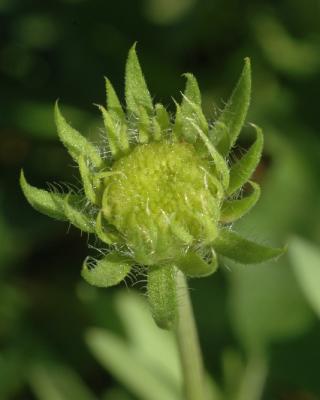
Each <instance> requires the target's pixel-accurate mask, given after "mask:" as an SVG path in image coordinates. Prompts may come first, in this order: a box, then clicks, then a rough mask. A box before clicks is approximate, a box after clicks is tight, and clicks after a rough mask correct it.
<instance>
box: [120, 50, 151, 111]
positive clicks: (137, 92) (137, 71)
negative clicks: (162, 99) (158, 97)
mask: <svg viewBox="0 0 320 400" xmlns="http://www.w3.org/2000/svg"><path fill="white" fill-rule="evenodd" d="M125 95H126V102H127V109H128V111H129V112H130V113H132V114H135V115H137V116H138V115H139V112H140V108H139V107H140V106H143V107H144V108H145V109H146V110H147V112H148V113H149V114H151V113H152V111H153V104H152V98H151V96H150V93H149V90H148V87H147V84H146V82H145V79H144V76H143V73H142V70H141V67H140V64H139V60H138V57H137V53H136V45H135V44H134V45H133V46H132V47H131V49H130V51H129V55H128V60H127V64H126V76H125Z"/></svg>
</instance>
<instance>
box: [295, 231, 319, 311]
mask: <svg viewBox="0 0 320 400" xmlns="http://www.w3.org/2000/svg"><path fill="white" fill-rule="evenodd" d="M289 256H290V260H291V263H292V265H293V268H294V272H295V274H296V277H297V278H298V282H299V284H300V286H301V288H302V290H303V292H304V295H305V297H306V299H307V300H308V301H309V303H310V305H311V306H312V308H313V309H314V311H315V312H316V313H317V314H318V316H319V317H320V249H319V247H317V246H315V245H313V244H312V243H310V242H308V241H306V240H304V239H301V238H298V237H296V238H293V239H292V240H291V242H290V246H289Z"/></svg>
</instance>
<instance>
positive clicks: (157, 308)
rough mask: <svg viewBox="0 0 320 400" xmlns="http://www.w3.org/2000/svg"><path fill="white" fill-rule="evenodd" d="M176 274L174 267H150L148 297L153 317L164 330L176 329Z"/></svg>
mask: <svg viewBox="0 0 320 400" xmlns="http://www.w3.org/2000/svg"><path fill="white" fill-rule="evenodd" d="M176 290H177V289H176V281H175V272H174V269H173V267H172V266H168V265H167V266H161V267H150V268H149V271H148V284H147V295H148V300H149V304H150V307H151V313H152V316H153V318H154V320H155V322H156V324H157V325H158V326H159V328H162V329H171V328H173V327H174V325H175V322H176V318H177V299H176V296H177V293H176Z"/></svg>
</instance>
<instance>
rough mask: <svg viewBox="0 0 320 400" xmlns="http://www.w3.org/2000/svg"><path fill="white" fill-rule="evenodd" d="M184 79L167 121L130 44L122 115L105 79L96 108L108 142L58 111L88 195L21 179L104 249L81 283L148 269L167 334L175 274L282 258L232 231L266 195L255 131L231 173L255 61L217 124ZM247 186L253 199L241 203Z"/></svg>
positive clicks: (42, 206) (37, 201)
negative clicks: (257, 176) (258, 173)
mask: <svg viewBox="0 0 320 400" xmlns="http://www.w3.org/2000/svg"><path fill="white" fill-rule="evenodd" d="M185 78H186V89H185V92H184V94H183V97H182V102H181V104H178V103H176V114H175V116H174V117H171V115H169V113H168V112H167V110H166V109H165V107H164V106H163V105H162V104H155V105H154V104H153V101H152V98H151V96H150V93H149V90H148V88H147V85H146V83H145V80H144V77H143V74H142V71H141V68H140V64H139V62H138V58H137V55H136V51H135V46H133V47H132V48H131V50H130V52H129V56H128V60H127V65H126V79H125V97H126V109H125V110H124V109H123V107H122V106H121V103H120V101H119V99H118V97H117V95H116V93H115V91H114V89H113V87H112V85H111V83H110V81H109V80H106V90H107V106H106V107H103V106H98V108H99V109H100V111H101V113H102V117H103V121H104V126H105V134H106V137H107V145H105V144H104V145H103V146H101V147H98V146H95V145H94V144H92V143H90V142H89V141H88V140H87V139H86V138H85V137H84V136H82V135H81V134H80V133H79V132H78V131H76V130H75V129H74V128H72V127H71V126H70V125H69V124H68V122H67V121H66V120H65V119H64V117H63V116H62V115H61V112H60V109H59V107H58V104H56V106H55V121H56V125H57V130H58V135H59V137H60V139H61V141H62V143H63V144H64V145H65V147H66V148H67V149H68V151H69V153H70V155H71V157H72V158H73V159H74V161H75V162H76V163H77V165H78V167H79V173H80V177H81V180H82V185H83V190H82V191H79V193H84V194H82V195H80V194H77V193H75V192H70V193H58V192H55V191H53V192H50V191H46V190H43V189H37V188H35V187H33V186H31V185H29V184H28V183H27V181H26V179H25V177H24V174H23V172H22V173H21V180H20V182H21V187H22V190H23V192H24V194H25V196H26V198H27V199H28V201H29V203H30V204H31V205H32V206H33V207H34V208H35V209H36V210H38V211H40V212H42V213H44V214H47V215H49V216H50V217H53V218H56V219H60V220H65V221H69V223H71V224H73V225H75V226H76V227H77V228H79V229H81V230H82V231H85V232H88V233H93V234H95V235H96V236H97V237H98V238H99V239H100V240H101V242H103V243H105V244H107V245H108V246H107V247H108V251H107V254H106V255H105V256H104V257H103V258H101V259H99V260H93V259H91V260H90V259H86V260H85V262H84V265H83V269H82V276H83V277H84V278H85V279H86V280H87V281H88V282H89V283H91V284H93V285H96V286H104V287H107V286H112V285H115V284H117V283H119V282H120V281H121V280H123V279H124V278H125V277H126V276H127V275H128V274H129V273H130V271H131V270H132V268H133V267H134V268H137V267H138V266H142V267H143V269H144V270H146V271H147V274H148V284H147V291H148V297H149V300H150V304H151V308H152V312H153V315H154V317H155V320H156V322H157V323H158V324H159V325H160V326H162V327H165V328H168V327H170V326H172V324H174V322H175V318H176V311H175V310H176V280H175V273H176V271H177V269H180V270H181V271H182V272H184V273H185V274H186V275H187V276H190V277H202V276H207V275H210V274H211V273H213V272H214V271H215V270H216V268H217V263H218V260H217V257H218V256H219V255H223V256H225V257H228V258H230V259H233V260H236V261H239V262H241V263H245V264H247V263H258V262H262V261H266V260H268V259H271V258H274V257H277V256H279V255H280V254H281V253H282V251H283V250H282V249H275V248H269V247H265V246H262V245H259V244H256V243H253V242H251V241H248V240H246V239H244V238H242V237H240V236H239V235H238V234H236V233H234V232H233V231H232V230H231V225H230V224H231V223H232V222H234V221H235V220H237V219H239V218H241V217H242V216H243V215H244V214H246V213H247V212H248V211H249V210H250V209H251V208H252V207H253V206H254V205H255V203H256V202H257V200H258V199H259V196H260V188H259V186H258V184H257V183H254V182H252V181H250V178H251V176H252V174H253V172H254V170H255V168H256V166H257V164H258V162H259V160H260V157H261V153H262V147H263V135H262V132H261V130H260V129H259V128H258V127H257V126H255V125H252V128H253V129H254V131H255V134H256V139H255V141H254V142H253V144H252V145H251V147H250V148H249V150H248V151H247V153H246V154H245V155H244V156H243V157H242V158H241V159H239V160H238V161H236V162H233V163H231V165H230V166H229V163H230V159H229V153H230V151H231V150H232V147H233V146H234V144H235V143H236V140H237V137H238V135H239V133H240V130H241V127H242V125H243V123H244V120H245V116H246V113H247V110H248V106H249V100H250V90H251V77H250V61H249V59H246V60H245V65H244V68H243V71H242V74H241V77H240V79H239V82H238V84H237V86H236V88H235V89H234V91H233V93H232V95H231V98H230V100H229V102H228V103H227V104H226V106H225V109H224V110H223V111H222V112H221V115H220V116H219V118H218V120H217V121H216V122H215V123H214V124H213V125H210V124H209V123H208V121H207V119H206V118H205V116H204V114H203V112H202V107H201V94H200V90H199V87H198V84H197V81H196V79H195V77H194V76H193V75H192V74H189V73H188V74H185ZM106 154H107V156H106ZM247 183H248V187H250V191H249V194H248V195H247V196H245V197H242V196H240V193H241V188H242V187H243V186H244V185H245V184H247ZM103 247H104V248H105V245H103Z"/></svg>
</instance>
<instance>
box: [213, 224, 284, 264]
mask: <svg viewBox="0 0 320 400" xmlns="http://www.w3.org/2000/svg"><path fill="white" fill-rule="evenodd" d="M213 248H214V249H215V250H216V251H217V253H219V254H221V255H223V256H225V257H227V258H231V259H232V260H235V261H238V262H240V263H242V264H256V263H260V262H264V261H268V260H271V259H272V258H276V257H279V256H281V255H282V254H283V253H284V252H285V250H286V249H285V248H273V247H267V246H264V245H261V244H258V243H255V242H252V241H250V240H247V239H245V238H243V237H242V236H240V235H238V234H237V233H235V232H233V231H231V230H229V229H221V230H220V232H219V235H218V237H217V239H216V240H215V241H214V242H213Z"/></svg>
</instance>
